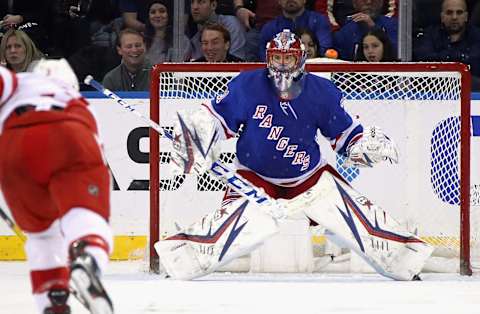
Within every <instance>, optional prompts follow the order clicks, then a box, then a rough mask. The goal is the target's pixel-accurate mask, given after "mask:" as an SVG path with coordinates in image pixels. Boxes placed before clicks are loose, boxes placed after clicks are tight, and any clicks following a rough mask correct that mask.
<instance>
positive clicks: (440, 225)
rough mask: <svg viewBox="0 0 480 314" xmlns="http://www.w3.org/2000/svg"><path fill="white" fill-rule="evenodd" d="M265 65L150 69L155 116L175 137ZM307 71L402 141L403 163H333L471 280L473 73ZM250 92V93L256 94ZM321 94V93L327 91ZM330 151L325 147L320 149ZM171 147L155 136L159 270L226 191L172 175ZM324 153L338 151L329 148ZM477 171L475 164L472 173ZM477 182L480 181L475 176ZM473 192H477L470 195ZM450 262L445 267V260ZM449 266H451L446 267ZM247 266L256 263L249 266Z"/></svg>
mask: <svg viewBox="0 0 480 314" xmlns="http://www.w3.org/2000/svg"><path fill="white" fill-rule="evenodd" d="M263 66H264V65H263V64H191V63H188V64H161V65H156V66H155V68H154V70H153V72H152V88H151V106H150V116H151V119H152V120H154V121H156V122H159V123H160V125H161V126H162V127H164V128H165V129H166V131H171V128H172V125H173V119H174V117H175V112H176V111H177V110H179V109H182V108H192V106H198V105H199V104H201V103H202V102H206V101H209V99H211V98H213V97H216V96H217V95H220V94H222V92H223V91H225V89H226V86H227V83H228V82H229V81H230V80H231V79H232V78H233V77H234V76H235V75H237V74H238V73H239V72H240V71H243V70H249V69H255V68H259V67H263ZM307 69H308V71H309V72H311V73H313V74H316V75H320V76H323V77H327V78H329V79H330V80H331V81H332V82H334V83H335V85H337V86H338V87H339V88H340V89H341V90H342V92H343V94H344V98H345V103H344V105H345V108H346V109H347V111H349V112H350V114H351V115H352V116H359V117H360V119H361V121H362V123H363V124H364V125H378V126H381V127H382V129H384V130H385V132H386V134H388V135H389V136H390V137H391V138H392V139H394V140H395V142H396V143H397V145H398V147H399V151H400V154H401V155H400V163H399V164H398V165H388V164H382V165H378V166H377V167H374V168H373V169H357V168H353V169H351V168H348V169H345V168H343V167H342V163H343V160H342V158H340V157H338V156H336V155H335V154H334V153H333V152H330V153H329V154H327V159H328V160H329V162H330V163H331V164H332V165H335V167H336V169H337V170H338V171H339V172H340V173H341V174H342V175H343V176H344V177H345V178H346V179H347V180H348V181H349V182H351V184H352V185H353V186H354V187H355V188H356V189H357V190H359V191H360V192H362V193H364V194H365V195H366V196H367V197H370V198H371V199H372V200H373V201H375V202H376V203H377V204H379V205H380V206H381V207H382V208H384V209H386V210H387V211H389V212H390V213H391V214H392V215H393V216H394V217H396V218H397V219H398V220H400V221H402V222H403V223H405V225H406V226H407V227H408V228H409V229H410V230H411V231H412V232H415V233H416V234H417V235H419V236H420V237H421V238H423V239H424V240H426V241H427V242H429V243H431V244H433V245H434V246H435V248H436V249H435V253H434V256H436V257H441V258H442V259H440V261H439V262H436V263H437V264H440V265H437V266H438V267H434V269H435V270H438V269H440V270H446V271H451V269H452V268H451V267H442V263H450V264H451V261H452V260H453V261H454V265H455V267H454V268H453V269H454V271H459V272H460V273H462V274H470V273H471V269H472V265H471V262H472V261H476V260H477V259H478V257H477V255H478V252H477V248H478V246H479V245H480V244H479V242H478V241H479V232H480V228H479V221H478V220H479V218H478V216H479V205H480V200H479V196H478V193H479V190H478V187H479V184H478V183H479V182H471V179H472V177H471V175H470V174H471V173H475V171H476V173H478V171H479V169H475V167H477V166H476V165H477V164H478V162H476V163H471V162H470V160H471V158H472V157H471V156H472V155H474V154H473V153H471V149H470V135H471V114H470V111H471V107H470V94H471V92H470V74H469V72H468V70H467V69H466V68H465V66H463V65H461V64H455V63H443V64H442V63H439V64H432V63H423V64H414V63H382V64H373V63H355V64H353V63H335V64H309V65H307ZM248 95H249V90H248V86H247V87H246V90H245V97H249V96H248ZM318 97H322V95H321V92H319V95H318ZM322 146H323V145H322ZM170 147H171V145H170V143H169V141H168V139H166V138H159V137H158V134H157V133H156V132H154V131H150V224H151V225H150V240H149V242H150V246H149V249H150V253H149V257H150V268H151V270H152V271H158V256H157V255H156V253H155V251H154V249H153V244H154V243H155V242H156V241H158V240H159V239H160V238H163V237H165V236H168V235H171V234H174V233H176V232H177V231H178V229H179V228H181V227H184V226H187V225H189V224H190V223H193V222H195V221H197V220H198V219H199V218H200V217H202V216H203V215H204V214H206V213H209V212H211V211H213V210H214V209H216V208H218V206H219V205H220V201H221V199H222V196H223V192H224V190H225V185H224V184H223V183H222V182H221V181H220V180H219V179H217V178H215V177H214V176H213V175H211V174H209V173H205V174H203V175H201V176H195V175H181V176H173V175H171V173H170V170H169V167H168V163H169V159H170V152H169V151H170ZM223 149H224V151H223V153H222V155H221V160H222V162H225V163H231V162H232V161H233V159H234V156H235V155H234V140H233V143H231V142H227V143H225V144H224V146H223ZM323 151H324V152H325V151H331V150H330V148H329V146H328V145H327V147H324V148H323ZM476 153H477V154H478V153H479V152H476ZM471 165H472V167H471ZM477 179H478V178H477ZM470 191H472V196H471V197H470ZM312 241H313V243H314V248H315V256H317V257H318V256H321V255H322V254H325V249H322V246H325V241H324V239H323V238H322V235H321V234H315V232H314V233H313V235H312ZM444 261H445V262H444ZM447 261H448V262H447ZM246 270H248V266H247V267H246Z"/></svg>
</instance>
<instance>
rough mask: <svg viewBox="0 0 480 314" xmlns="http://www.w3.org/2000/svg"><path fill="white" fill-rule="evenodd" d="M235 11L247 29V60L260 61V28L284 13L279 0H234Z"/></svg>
mask: <svg viewBox="0 0 480 314" xmlns="http://www.w3.org/2000/svg"><path fill="white" fill-rule="evenodd" d="M233 6H234V13H235V15H236V17H237V18H238V20H239V21H240V23H241V24H242V25H243V26H244V27H245V29H246V30H247V33H246V38H247V42H246V44H245V60H246V61H260V60H261V59H260V58H259V57H258V51H259V50H260V30H261V29H262V27H263V25H265V24H266V23H267V22H268V21H271V20H273V19H274V18H275V17H277V16H279V15H280V14H281V13H282V10H281V9H280V6H279V5H278V0H258V1H255V0H233Z"/></svg>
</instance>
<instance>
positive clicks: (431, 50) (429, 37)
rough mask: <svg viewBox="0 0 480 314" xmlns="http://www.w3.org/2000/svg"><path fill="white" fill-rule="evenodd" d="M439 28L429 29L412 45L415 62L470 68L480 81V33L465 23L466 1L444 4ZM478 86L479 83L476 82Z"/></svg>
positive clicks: (447, 1) (450, 1) (466, 14)
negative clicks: (448, 63) (448, 64)
mask: <svg viewBox="0 0 480 314" xmlns="http://www.w3.org/2000/svg"><path fill="white" fill-rule="evenodd" d="M440 18H441V24H437V25H432V26H430V27H428V28H427V29H426V30H425V33H424V34H423V35H420V36H419V37H418V38H417V39H416V41H415V43H414V50H413V55H414V60H416V61H451V62H454V61H456V62H462V63H465V64H468V65H470V71H471V72H472V74H473V75H474V76H476V78H475V79H476V80H478V77H480V30H479V29H478V28H477V27H475V26H473V25H471V24H469V23H468V12H467V5H466V3H465V0H444V1H443V3H442V11H441V13H440ZM477 83H478V82H477Z"/></svg>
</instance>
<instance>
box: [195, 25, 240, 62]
mask: <svg viewBox="0 0 480 314" xmlns="http://www.w3.org/2000/svg"><path fill="white" fill-rule="evenodd" d="M201 43H202V52H203V57H201V58H199V59H196V60H194V61H195V62H242V61H243V60H242V59H240V58H237V57H235V56H234V55H231V54H230V53H229V49H230V33H229V32H228V30H227V29H226V28H225V27H223V26H222V25H220V24H218V23H213V24H206V25H205V26H204V27H203V29H202V37H201Z"/></svg>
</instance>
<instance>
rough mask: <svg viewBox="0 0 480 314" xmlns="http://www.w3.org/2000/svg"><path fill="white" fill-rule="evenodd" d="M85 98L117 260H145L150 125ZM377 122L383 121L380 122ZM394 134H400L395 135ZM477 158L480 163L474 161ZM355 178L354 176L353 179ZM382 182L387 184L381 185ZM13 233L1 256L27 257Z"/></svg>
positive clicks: (479, 127)
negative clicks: (104, 175)
mask: <svg viewBox="0 0 480 314" xmlns="http://www.w3.org/2000/svg"><path fill="white" fill-rule="evenodd" d="M121 95H122V96H123V97H125V98H129V99H128V101H129V103H130V104H135V105H136V109H137V110H139V111H140V112H142V113H143V114H144V115H147V116H148V103H149V100H148V98H147V96H148V95H147V93H123V94H121ZM86 96H87V98H89V100H90V102H91V104H92V105H93V106H94V108H95V111H96V113H97V118H98V120H99V121H100V123H99V124H100V132H101V137H102V139H103V141H104V145H105V154H106V158H107V161H108V163H109V166H110V169H111V171H112V174H113V178H114V182H113V183H114V184H113V191H112V220H111V222H112V226H113V229H114V234H115V250H114V254H113V255H112V258H113V259H137V258H143V255H144V252H145V247H146V244H147V240H146V235H147V233H148V227H149V214H148V208H149V194H148V178H149V174H148V151H149V146H148V145H149V144H148V129H147V128H146V127H145V124H144V123H143V122H142V121H141V120H139V119H138V118H137V117H136V116H135V115H132V114H130V113H127V112H124V111H123V110H122V108H121V107H119V106H118V105H116V104H114V103H113V102H112V101H110V100H108V99H104V98H101V95H98V94H96V93H86ZM473 99H474V100H473V101H472V131H473V135H474V136H473V137H472V142H471V143H472V176H471V188H472V190H471V191H472V200H471V201H472V202H473V204H474V205H479V204H480V182H479V178H478V177H479V175H478V174H479V173H480V169H479V168H478V164H479V162H478V161H480V149H479V148H480V95H479V94H474V95H473ZM378 124H380V125H381V123H380V122H379V123H378ZM392 137H393V138H395V136H394V135H392ZM475 160H476V161H477V162H474V161H475ZM360 177H361V176H360ZM360 177H359V178H360ZM359 178H358V179H359ZM355 180H356V179H353V181H355ZM352 183H354V182H352ZM380 186H383V187H385V185H381V184H380ZM187 191H188V189H187ZM382 194H384V193H382ZM215 195H216V196H214V197H217V198H218V193H217V194H215ZM386 197H392V196H386ZM213 201H215V200H213ZM380 201H382V200H380ZM1 206H2V208H5V207H6V206H5V204H4V202H3V200H1ZM204 210H205V209H202V210H200V211H195V210H192V211H182V215H181V217H179V218H178V219H180V221H182V222H184V223H188V222H191V221H193V220H194V219H195V218H197V217H199V216H201V215H202V214H203V212H202V211H204ZM7 211H8V210H7ZM169 228H171V226H169V225H162V229H164V230H163V231H165V232H171V230H168V229H169ZM12 234H13V233H12V232H11V231H10V230H9V229H8V227H7V226H6V225H5V224H4V223H3V222H0V260H12V259H13V260H15V259H23V258H24V253H23V249H22V244H21V243H20V241H19V239H17V237H15V236H13V235H12Z"/></svg>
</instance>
